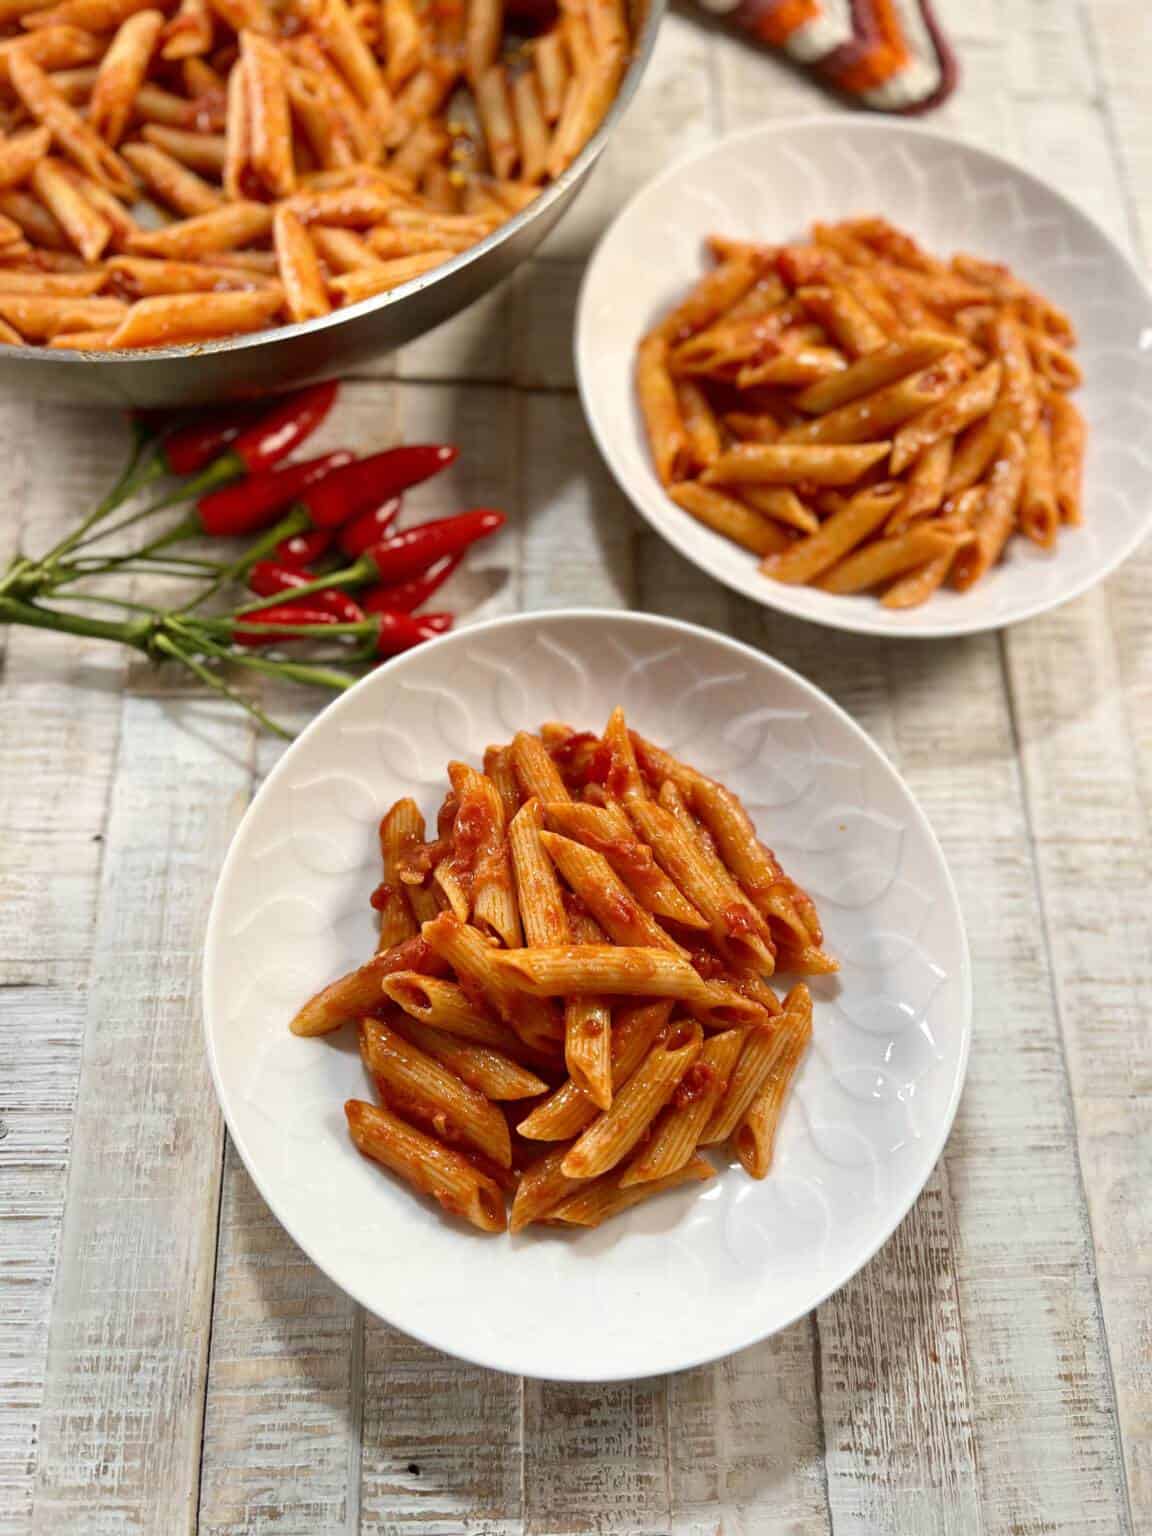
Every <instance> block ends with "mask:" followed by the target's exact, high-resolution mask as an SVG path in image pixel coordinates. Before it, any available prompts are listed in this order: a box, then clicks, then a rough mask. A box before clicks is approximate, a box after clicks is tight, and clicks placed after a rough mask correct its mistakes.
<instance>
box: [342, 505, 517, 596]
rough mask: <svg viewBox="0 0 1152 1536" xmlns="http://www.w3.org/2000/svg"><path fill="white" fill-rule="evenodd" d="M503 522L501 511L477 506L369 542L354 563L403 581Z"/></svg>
mask: <svg viewBox="0 0 1152 1536" xmlns="http://www.w3.org/2000/svg"><path fill="white" fill-rule="evenodd" d="M504 521H505V518H504V514H503V512H496V511H493V510H492V509H490V508H487V507H477V508H476V509H475V510H473V511H471V512H461V513H459V515H458V516H456V517H441V518H437V519H436V521H435V522H431V523H419V524H417V526H416V527H415V528H404V529H402V530H401V532H400V533H395V534H393V535H392V537H391V538H390V539H383V540H382V541H381V542H380V543H379V544H375V545H373V547H372V548H371V549H369V550H366V551H365V553H364V554H363V555H362V556H361V557H360V561H359V562H358V563H359V564H360V566H361V568H362V569H363V570H365V571H366V572H367V573H368V574H369V575H370V576H372V577H383V579H384V580H385V581H387V582H398V581H405V580H407V578H408V577H410V576H416V575H418V574H419V573H420V572H421V571H424V570H427V568H428V567H429V566H430V565H431V564H432V563H433V562H434V561H436V560H439V559H441V558H442V557H443V556H444V555H454V554H457V553H459V551H461V550H464V549H467V548H468V546H469V545H470V544H474V543H475V542H476V540H477V539H484V538H487V537H488V535H489V534H493V533H495V532H496V530H497V528H502V527H503V526H504ZM342 585H343V583H342Z"/></svg>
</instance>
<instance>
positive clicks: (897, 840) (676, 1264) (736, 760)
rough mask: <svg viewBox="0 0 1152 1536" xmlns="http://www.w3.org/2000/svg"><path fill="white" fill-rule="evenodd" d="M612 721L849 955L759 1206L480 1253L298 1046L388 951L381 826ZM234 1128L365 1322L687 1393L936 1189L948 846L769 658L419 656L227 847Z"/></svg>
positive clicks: (809, 1302)
mask: <svg viewBox="0 0 1152 1536" xmlns="http://www.w3.org/2000/svg"><path fill="white" fill-rule="evenodd" d="M616 704H621V705H623V707H624V709H625V710H626V712H627V714H628V717H629V719H630V720H631V721H632V722H633V724H634V725H635V726H636V727H637V728H638V729H639V730H641V731H643V732H644V733H645V734H646V735H648V736H651V737H652V738H653V739H654V740H655V741H657V742H660V743H662V744H664V745H666V746H668V747H669V748H671V749H672V750H673V751H675V752H677V753H679V754H681V755H682V756H683V757H685V758H686V759H687V760H688V761H689V762H692V763H694V764H696V765H697V766H699V767H700V768H701V769H703V770H704V771H705V772H707V773H709V774H713V775H715V776H716V777H718V778H720V779H722V780H723V781H724V782H725V783H727V784H729V785H730V786H731V787H732V788H733V789H734V790H735V791H736V792H737V793H738V794H740V795H741V796H742V797H743V798H744V800H745V802H746V804H747V805H748V808H749V811H750V812H751V814H752V815H753V817H754V818H755V820H756V824H757V826H758V828H759V830H760V833H761V835H762V836H763V837H764V838H765V839H766V840H767V841H768V842H769V843H770V844H771V846H772V847H774V848H775V849H776V850H777V852H778V854H779V855H780V858H781V860H782V862H783V863H784V865H785V867H786V868H787V869H788V870H789V871H790V872H791V873H793V874H794V875H795V876H796V878H797V879H799V880H800V881H801V882H802V883H803V884H804V885H805V886H807V887H808V889H809V890H810V891H811V892H812V894H813V896H814V897H815V898H816V901H817V903H818V904H819V908H820V912H821V915H822V917H823V919H824V924H825V928H826V931H827V944H828V947H829V948H830V949H831V950H832V951H833V952H834V953H835V954H836V955H837V956H838V957H839V959H840V961H841V964H842V970H841V973H840V975H839V976H838V977H836V978H828V977H825V978H817V979H816V980H815V983H814V985H813V994H814V997H815V1000H816V1007H815V1021H814V1023H815V1029H814V1045H813V1048H812V1050H811V1051H810V1052H809V1055H808V1058H807V1060H806V1061H805V1063H804V1066H803V1069H802V1071H801V1073H800V1076H799V1080H798V1082H797V1086H796V1091H795V1093H794V1095H793V1098H792V1100H791V1102H790V1104H789V1106H788V1109H787V1112H786V1115H785V1117H784V1121H783V1124H782V1127H781V1133H780V1137H779V1141H778V1147H777V1156H776V1162H775V1165H774V1167H773V1169H772V1172H771V1174H770V1175H769V1177H768V1178H767V1179H765V1180H764V1181H763V1182H759V1183H758V1182H756V1181H754V1180H752V1179H749V1178H747V1177H746V1176H745V1175H744V1174H743V1173H742V1172H741V1171H740V1170H739V1169H738V1168H735V1167H733V1168H730V1169H726V1170H725V1171H724V1172H722V1173H721V1174H720V1175H719V1177H718V1178H716V1179H715V1180H714V1181H713V1182H712V1183H711V1184H709V1185H708V1186H707V1187H705V1188H703V1189H701V1188H699V1187H698V1186H693V1187H691V1188H689V1189H686V1190H682V1191H676V1192H674V1193H672V1194H671V1195H667V1196H662V1197H661V1198H660V1199H658V1200H654V1201H653V1202H652V1203H651V1204H650V1205H641V1206H638V1207H636V1208H635V1209H634V1210H632V1211H629V1212H628V1213H627V1214H626V1215H624V1216H623V1217H621V1218H618V1219H616V1220H614V1221H612V1222H610V1223H608V1224H606V1225H605V1226H604V1227H603V1228H601V1229H599V1230H596V1231H589V1232H584V1233H579V1234H576V1235H573V1234H564V1233H556V1232H553V1231H551V1230H548V1229H545V1228H530V1229H529V1230H528V1231H526V1232H524V1233H522V1234H520V1235H519V1236H517V1237H515V1238H510V1237H507V1236H501V1237H486V1236H484V1235H482V1234H479V1233H476V1232H474V1231H473V1230H472V1229H470V1228H468V1227H465V1226H463V1225H462V1224H461V1223H459V1222H456V1221H453V1220H451V1219H449V1218H448V1217H446V1216H445V1215H443V1213H442V1212H440V1211H439V1210H438V1209H437V1208H436V1207H435V1206H433V1205H432V1204H431V1202H429V1201H425V1200H421V1199H419V1198H418V1197H417V1196H415V1195H414V1194H412V1192H411V1191H410V1190H409V1189H407V1188H406V1187H404V1186H403V1185H401V1184H400V1183H398V1182H397V1181H396V1180H395V1179H393V1178H392V1177H391V1176H390V1175H388V1174H386V1173H385V1172H383V1171H382V1170H381V1169H380V1168H378V1167H376V1166H375V1165H374V1164H372V1163H370V1162H368V1161H367V1160H366V1159H364V1158H363V1157H361V1156H360V1154H359V1153H358V1152H357V1151H356V1150H355V1148H354V1147H353V1146H352V1144H351V1142H350V1141H349V1138H348V1133H347V1130H346V1128H345V1123H344V1113H343V1103H344V1100H345V1099H347V1098H349V1097H358V1098H365V1097H370V1096H371V1090H370V1088H369V1085H368V1084H367V1082H366V1080H365V1077H364V1073H363V1069H362V1067H361V1064H360V1061H359V1057H358V1054H357V1051H356V1043H355V1039H354V1034H353V1031H352V1030H351V1029H345V1030H344V1031H342V1032H341V1034H339V1035H336V1036H328V1037H325V1038H322V1039H311V1040H302V1039H297V1038H296V1037H294V1036H293V1035H291V1034H289V1032H288V1021H289V1019H290V1018H291V1017H292V1015H293V1013H294V1012H295V1011H296V1009H297V1008H298V1007H299V1006H300V1004H301V1003H302V1002H304V1001H305V999H306V998H307V997H309V996H310V995H311V994H312V993H313V992H315V991H316V990H317V989H318V988H320V987H322V986H323V985H324V984H325V983H326V982H328V981H330V980H331V979H332V978H333V977H335V976H339V975H341V974H343V973H344V972H345V971H348V970H351V969H352V968H353V967H354V966H356V965H359V964H361V963H363V961H364V960H365V959H366V958H368V957H369V956H370V955H371V954H372V952H373V950H374V949H375V942H376V934H375V924H374V921H373V915H372V913H371V911H370V908H369V905H368V897H369V894H370V892H371V891H372V889H373V887H374V886H375V884H376V882H377V879H378V877H379V869H378V863H379V851H378V844H377V836H376V823H377V820H378V818H379V817H380V816H381V815H382V814H383V812H384V810H385V809H386V808H387V807H388V806H389V805H390V804H391V803H392V801H394V800H395V799H397V798H398V797H399V796H401V795H413V796H414V797H415V798H416V799H417V800H418V801H419V803H420V805H421V807H422V808H423V810H424V811H425V813H426V814H427V815H431V814H433V813H434V811H435V807H436V805H437V804H438V803H439V800H440V798H441V796H442V794H443V789H444V783H445V768H446V765H447V763H448V761H449V760H450V759H452V758H464V759H466V760H469V761H472V762H478V761H479V760H480V758H481V755H482V753H483V751H484V748H485V746H487V745H488V744H489V743H491V742H497V741H507V740H509V739H510V738H511V736H512V735H513V733H514V732H515V731H517V730H519V729H521V728H522V727H525V726H527V727H531V728H535V727H536V726H538V725H539V724H540V723H541V722H542V721H544V720H548V719H557V718H560V719H565V720H568V721H570V722H571V723H572V724H574V725H576V726H578V727H592V728H594V729H600V728H602V726H603V724H604V721H605V720H606V719H607V716H608V714H609V712H610V710H611V709H612V707H613V706H614V705H616ZM204 1006H205V1026H206V1032H207V1041H208V1051H209V1057H210V1060H211V1064H212V1071H213V1074H214V1077H215V1081H216V1088H217V1091H218V1093H219V1095H220V1102H221V1104H222V1105H223V1108H224V1113H225V1116H226V1118H227V1121H228V1128H229V1130H230V1131H231V1133H232V1137H233V1139H234V1141H235V1144H236V1146H237V1148H238V1149H239V1151H240V1154H241V1156H242V1157H243V1159H244V1161H245V1163H246V1165H247V1167H248V1170H249V1172H250V1173H251V1174H252V1177H253V1178H254V1180H255V1181H256V1184H257V1185H258V1186H259V1188H260V1191H261V1193H262V1194H263V1195H264V1198H265V1199H266V1200H267V1201H268V1203H269V1205H270V1206H271V1208H272V1210H273V1211H274V1212H275V1214H276V1215H277V1216H278V1217H279V1219H280V1221H281V1222H283V1224H284V1226H285V1227H286V1228H287V1229H288V1231H289V1233H290V1234H291V1235H292V1236H293V1237H294V1238H295V1239H296V1241H297V1242H298V1243H299V1244H300V1245H301V1247H303V1248H304V1249H305V1251H306V1252H307V1253H308V1254H309V1255H310V1256H311V1257H312V1258H313V1259H314V1260H315V1262H316V1263H317V1264H319V1265H320V1266H321V1268H322V1269H324V1270H326V1271H327V1273H328V1274H329V1275H330V1276H331V1277H332V1278H333V1279H334V1280H335V1281H337V1282H338V1283H339V1284H340V1285H342V1286H343V1287H344V1288H345V1290H347V1291H349V1292H350V1293H351V1294H352V1295H353V1296H354V1297H356V1299H357V1300H359V1301H360V1302H362V1303H363V1304H364V1305H365V1306H366V1307H369V1308H370V1309H371V1310H372V1311H374V1312H376V1313H378V1314H379V1316H381V1317H383V1318H385V1319H387V1320H388V1321H389V1322H392V1323H394V1324H396V1325H397V1326H398V1327H400V1328H402V1329H404V1330H405V1331H406V1332H408V1333H410V1334H413V1335H415V1336H416V1337H417V1338H420V1339H422V1340H424V1341H425V1342H426V1343H428V1344H432V1345H435V1346H437V1347H438V1348H440V1349H444V1350H448V1351H449V1352H451V1353H452V1354H455V1355H460V1356H463V1357H464V1358H465V1359H468V1360H474V1361H476V1362H478V1363H479V1364H482V1365H488V1366H494V1367H496V1368H497V1369H499V1370H506V1371H515V1372H518V1373H523V1374H525V1375H529V1376H545V1377H552V1378H558V1379H565V1380H581V1381H604V1380H610V1379H615V1378H621V1377H632V1376H644V1375H650V1374H653V1373H656V1372H662V1371H672V1370H678V1369H681V1368H683V1367H686V1366H690V1365H696V1364H699V1363H700V1362H702V1361H704V1360H710V1359H714V1358H716V1357H717V1356H719V1355H724V1354H727V1353H729V1352H730V1351H732V1350H735V1349H740V1348H742V1347H743V1346H744V1345H746V1344H751V1343H753V1342H755V1340H757V1339H760V1338H762V1337H763V1336H764V1335H765V1334H768V1333H772V1332H774V1331H775V1330H776V1329H778V1328H782V1327H784V1326H786V1325H787V1324H788V1323H790V1322H791V1321H793V1320H794V1319H795V1318H796V1317H798V1316H800V1315H801V1314H802V1313H804V1312H806V1311H808V1310H809V1308H811V1307H813V1306H815V1305H816V1304H817V1303H818V1302H819V1301H821V1300H822V1299H823V1297H824V1296H826V1295H827V1294H828V1293H829V1292H830V1291H832V1290H834V1289H835V1288H836V1287H837V1286H839V1285H842V1284H843V1283H844V1281H845V1280H847V1279H848V1278H849V1277H850V1276H851V1275H852V1274H854V1273H855V1271H856V1270H857V1269H859V1267H860V1266H861V1264H863V1263H864V1262H865V1261H866V1260H867V1259H868V1258H869V1257H870V1256H871V1254H872V1253H874V1252H875V1250H876V1249H877V1248H878V1247H879V1245H880V1244H881V1243H882V1242H883V1241H884V1240H885V1239H886V1238H887V1237H888V1235H889V1234H890V1233H891V1231H892V1229H893V1227H894V1226H895V1225H896V1223H897V1222H898V1221H899V1220H900V1219H901V1217H902V1216H903V1215H904V1213H905V1212H906V1211H907V1209H908V1207H909V1206H910V1205H911V1203H912V1201H913V1200H914V1199H915V1198H916V1196H917V1194H918V1193H919V1192H920V1190H921V1188H922V1187H923V1184H924V1181H925V1179H927V1177H928V1174H929V1173H930V1171H931V1169H932V1166H933V1164H934V1163H935V1161H936V1158H937V1157H938V1155H939V1153H940V1149H941V1147H942V1146H943V1144H944V1139H945V1137H946V1136H947V1134H948V1128H949V1126H950V1124H951V1121H952V1116H953V1113H954V1111H955V1107H956V1103H957V1100H958V1098H959V1093H960V1086H961V1083H962V1081H963V1077H964V1065H965V1060H966V1057H967V1050H968V1037H969V1011H970V984H969V971H968V956H967V950H966V946H965V940H964V932H963V927H962V924H961V919H960V914H959V910H958V907H957V902H956V895H955V891H954V890H953V887H952V883H951V880H950V879H949V876H948V871H947V869H946V868H945V865H944V860H943V857H942V855H941V853H940V849H939V847H938V846H937V843H936V840H935V838H934V837H933V835H932V832H931V830H930V829H929V827H928V824H927V822H926V821H925V820H924V817H923V815H922V814H921V812H920V810H919V809H918V808H917V806H916V804H915V802H914V801H913V799H912V797H911V795H910V794H909V793H908V790H907V789H906V788H905V786H904V785H903V784H902V783H901V781H900V779H899V777H898V775H897V774H896V772H895V770H894V769H893V768H892V767H891V765H890V764H889V763H888V762H887V761H886V760H885V759H884V757H883V756H882V755H881V754H880V752H879V751H878V750H877V749H876V747H874V746H873V745H872V743H871V742H870V741H869V740H868V738H867V737H866V736H865V735H864V733H863V732H862V731H861V730H860V729H859V727H858V726H856V725H854V724H853V723H852V721H851V720H850V719H849V718H848V717H847V715H845V714H844V713H843V712H842V711H841V710H840V709H838V708H837V707H836V705H834V704H833V703H832V702H831V701H830V700H829V699H827V698H826V697H825V696H824V695H823V694H821V693H820V692H818V691H817V690H816V689H815V688H813V687H812V686H811V684H809V683H806V682H805V681H804V680H803V679H802V678H799V677H797V676H796V675H795V673H793V672H789V671H788V670H787V669H786V668H784V667H782V666H780V665H779V664H778V663H776V662H774V661H771V660H769V659H768V658H767V657H765V656H763V655H761V654H760V653H759V652H757V651H753V650H750V649H748V648H747V647H746V646H742V645H738V644H736V643H734V642H733V641H731V640H725V639H723V638H722V637H720V636H718V635H714V634H710V633H708V632H707V631H706V630H701V629H696V628H693V627H692V626H690V625H685V624H676V623H673V622H671V621H669V620H664V619H656V618H648V617H644V616H640V615H628V614H620V613H609V612H592V611H579V612H572V613H555V614H547V613H541V614H527V615H524V616H523V617H520V618H514V619H500V620H496V621H495V622H493V623H491V624H482V625H478V626H476V627H474V628H471V629H466V630H462V631H461V632H460V633H459V634H454V635H450V636H447V637H446V638H445V639H444V640H440V641H437V642H434V643H433V644H430V645H426V646H422V647H420V649H418V650H415V651H412V652H410V653H409V654H408V655H407V656H404V657H402V658H400V659H398V660H397V661H395V662H393V663H392V664H391V665H389V666H388V667H386V668H384V669H382V670H380V671H377V672H374V673H372V674H370V675H369V676H368V677H366V678H365V679H364V680H363V681H362V682H361V683H359V684H358V685H357V686H356V687H354V688H353V689H351V690H350V691H349V692H348V693H347V694H345V695H344V696H343V697H342V698H340V699H339V700H337V701H336V702H335V703H334V704H332V705H330V706H329V708H328V709H326V710H325V711H324V713H323V714H322V715H320V716H319V718H318V719H317V720H316V721H315V722H314V723H313V724H312V725H311V726H310V727H309V729H308V730H307V731H305V732H304V734H303V736H301V738H300V739H299V741H297V742H296V743H295V744H294V745H293V746H292V747H291V748H290V749H289V751H288V752H287V753H286V754H285V756H284V758H283V760H282V761H281V763H280V764H279V766H278V767H277V768H276V770H275V772H273V773H272V774H271V776H270V777H269V779H268V781H267V783H266V784H265V785H264V787H263V789H262V790H261V791H260V793H259V795H258V796H257V797H256V800H255V801H254V803H253V805H252V807H251V809H250V810H249V811H248V814H247V816H246V817H245V819H244V823H243V825H242V826H241V828H240V831H239V833H238V834H237V836H236V839H235V841H234V843H233V845H232V849H231V851H230V853H229V855H228V859H227V861H226V863H225V866H224V870H223V873H222V874H221V877H220V883H219V886H218V888H217V892H216V898H215V901H214V903H213V908H212V917H211V922H210V926H209V933H208V943H207V950H206V954H205V964H204Z"/></svg>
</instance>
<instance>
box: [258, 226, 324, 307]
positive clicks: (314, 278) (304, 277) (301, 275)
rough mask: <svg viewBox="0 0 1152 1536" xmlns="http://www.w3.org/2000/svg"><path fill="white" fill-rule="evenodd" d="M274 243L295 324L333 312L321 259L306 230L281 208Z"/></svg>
mask: <svg viewBox="0 0 1152 1536" xmlns="http://www.w3.org/2000/svg"><path fill="white" fill-rule="evenodd" d="M272 241H273V245H274V247H275V250H276V259H277V261H278V262H279V263H280V280H281V282H282V283H283V284H284V300H285V305H286V307H287V310H288V313H289V315H291V317H292V319H293V320H296V321H303V320H315V319H316V318H317V316H319V315H326V314H328V313H329V311H330V310H331V308H332V305H331V302H330V301H329V298H328V290H327V288H326V286H325V283H324V272H323V269H322V267H321V266H320V257H319V255H318V254H317V251H316V247H315V246H314V245H313V243H312V239H311V236H310V235H309V233H308V231H307V229H305V227H304V225H303V224H302V223H301V222H300V220H299V219H298V218H297V217H296V215H295V214H294V213H293V212H292V210H291V208H288V207H286V206H284V205H283V204H281V206H280V207H279V208H277V210H276V213H275V216H274V218H273V221H272Z"/></svg>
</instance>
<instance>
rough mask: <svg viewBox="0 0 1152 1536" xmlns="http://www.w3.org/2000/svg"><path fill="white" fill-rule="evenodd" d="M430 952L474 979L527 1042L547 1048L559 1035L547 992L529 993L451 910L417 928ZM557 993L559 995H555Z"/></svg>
mask: <svg viewBox="0 0 1152 1536" xmlns="http://www.w3.org/2000/svg"><path fill="white" fill-rule="evenodd" d="M420 932H421V935H422V937H423V938H424V941H425V943H426V944H427V945H428V947H429V948H430V949H431V950H432V952H433V953H434V954H437V955H439V956H440V957H441V958H442V959H444V960H446V961H447V962H448V964H449V965H450V966H451V967H452V968H453V970H454V971H455V972H456V974H457V975H458V976H460V977H462V978H464V979H466V980H467V981H470V982H474V983H475V984H476V985H477V986H478V987H479V988H480V990H481V992H482V993H483V995H484V997H485V999H486V1000H487V1001H488V1002H490V1003H491V1004H492V1006H493V1007H494V1008H495V1010H496V1012H497V1013H498V1014H499V1015H500V1017H501V1018H502V1019H503V1020H504V1022H505V1023H506V1024H510V1025H511V1026H512V1028H513V1029H514V1030H515V1032H516V1033H517V1034H518V1035H519V1036H520V1038H521V1040H523V1041H524V1042H525V1044H527V1045H531V1046H533V1047H540V1048H543V1049H547V1048H548V1046H549V1044H550V1043H551V1042H552V1041H554V1040H557V1039H558V1038H560V1035H561V1028H560V1021H559V1020H558V1019H557V1018H556V1016H555V1014H554V1013H553V1010H552V1008H551V1007H550V1006H549V1004H548V1003H547V1002H546V1001H545V998H546V997H547V996H548V994H546V993H544V992H538V993H536V994H534V995H529V994H528V993H527V991H526V989H525V988H524V987H523V985H522V984H521V982H520V980H519V979H518V978H517V977H516V976H514V975H511V974H509V973H508V972H507V971H505V970H504V968H503V966H502V965H501V963H500V961H501V952H500V951H498V950H496V949H494V948H493V947H492V945H491V944H490V943H489V942H488V941H487V939H485V938H484V937H483V935H482V934H481V933H480V932H479V930H478V929H476V928H472V927H470V926H469V925H468V924H467V923H463V922H461V921H460V919H459V918H458V917H457V916H456V915H455V913H453V912H441V914H440V916H439V917H436V918H433V919H432V921H431V922H427V923H425V924H424V926H423V927H422V928H421V930H420ZM509 953H514V954H548V953H550V951H548V950H543V949H540V950H515V951H510V952H509ZM555 995H559V994H555Z"/></svg>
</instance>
